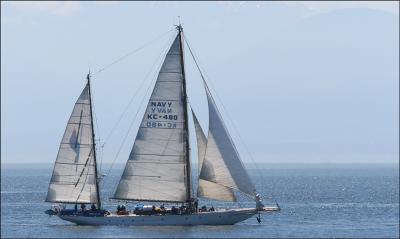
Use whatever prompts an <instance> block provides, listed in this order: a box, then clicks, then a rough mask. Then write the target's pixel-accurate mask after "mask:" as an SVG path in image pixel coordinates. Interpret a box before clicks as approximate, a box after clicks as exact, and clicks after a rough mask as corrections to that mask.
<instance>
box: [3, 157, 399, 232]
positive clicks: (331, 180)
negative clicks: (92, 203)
mask: <svg viewBox="0 0 400 239" xmlns="http://www.w3.org/2000/svg"><path fill="white" fill-rule="evenodd" d="M1 166H2V167H1V237H2V238H5V237H20V238H21V237H24V238H27V237H34V238H39V237H52V238H54V237H56V238H61V237H66V238H87V237H90V238H94V237H105V238H123V237H130V238H132V237H151V238H155V237H174V238H180V237H185V238H187V237H192V238H193V237H199V238H207V237H214V238H215V237H218V238H221V237H225V238H229V237H240V238H242V237H257V238H260V237H274V238H276V237H283V238H287V237H300V238H302V237H309V238H310V237H318V238H321V237H330V238H331V237H347V238H360V237H362V238H366V237H375V238H376V237H379V238H389V237H394V238H396V237H397V238H398V237H399V174H398V169H399V168H398V164H393V165H380V164H379V165H378V164H377V165H373V164H371V165H285V164H282V165H268V164H265V165H261V166H258V167H257V168H258V169H257V170H255V169H250V170H249V173H250V175H251V177H252V179H253V181H254V182H255V184H256V187H257V189H258V191H259V192H260V193H261V194H262V195H267V196H266V197H264V201H265V202H266V204H270V205H273V204H274V201H275V200H276V201H278V202H279V205H280V206H281V208H282V210H281V211H280V212H277V213H271V214H267V215H262V223H260V224H259V223H258V222H257V220H256V218H255V217H252V218H250V219H248V220H246V221H243V222H241V223H238V224H236V225H229V226H77V225H75V224H72V223H69V222H66V221H62V220H61V219H59V218H57V217H55V216H48V215H46V214H44V211H45V210H47V209H49V208H50V206H51V204H50V203H46V202H44V200H45V197H46V192H47V187H48V183H49V180H50V177H51V170H52V167H53V166H52V165H50V164H37V165H13V164H2V165H1ZM121 172H122V168H121V165H119V166H118V167H116V169H115V170H113V171H112V173H111V174H110V175H108V176H106V177H105V178H104V181H103V182H102V183H101V194H102V198H103V204H104V207H105V208H106V209H109V210H115V209H116V205H117V202H113V201H110V200H108V198H109V197H110V196H111V195H112V193H113V192H114V189H115V185H116V184H117V182H118V180H119V177H120V174H121ZM202 204H207V205H211V204H212V205H213V206H214V207H222V206H226V205H229V206H238V204H237V203H236V204H227V203H225V204H224V203H218V202H216V201H213V202H212V201H201V202H200V205H202ZM240 205H241V206H254V203H253V202H251V201H249V200H245V199H243V200H242V202H241V203H240ZM132 206H133V204H128V208H132Z"/></svg>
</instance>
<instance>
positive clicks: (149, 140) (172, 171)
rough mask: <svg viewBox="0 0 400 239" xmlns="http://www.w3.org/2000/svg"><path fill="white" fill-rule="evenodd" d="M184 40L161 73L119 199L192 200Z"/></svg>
mask: <svg viewBox="0 0 400 239" xmlns="http://www.w3.org/2000/svg"><path fill="white" fill-rule="evenodd" d="M180 37H181V36H180V34H178V35H177V37H176V38H175V40H174V42H173V43H172V46H171V48H170V50H169V51H168V53H167V55H166V57H165V60H164V63H163V65H162V67H161V69H160V72H159V75H158V78H157V81H156V84H155V86H154V89H153V92H152V94H151V97H150V100H149V102H148V105H147V109H146V111H145V114H144V116H143V119H142V122H141V124H140V127H139V130H138V133H137V135H136V139H135V143H134V145H133V148H132V151H131V153H130V156H129V159H128V161H127V163H126V166H125V170H124V172H123V174H122V177H121V180H120V182H119V184H118V187H117V190H116V192H115V194H114V197H113V198H115V199H122V200H148V201H176V202H183V201H186V200H187V199H189V198H188V193H187V192H188V188H189V190H190V185H188V179H187V177H190V175H188V173H187V169H188V167H189V165H188V154H187V148H188V145H187V134H188V132H187V119H186V117H187V116H186V108H185V107H186V100H185V82H184V72H183V65H182V64H183V61H182V60H183V56H182V49H181V39H180ZM189 197H190V196H189Z"/></svg>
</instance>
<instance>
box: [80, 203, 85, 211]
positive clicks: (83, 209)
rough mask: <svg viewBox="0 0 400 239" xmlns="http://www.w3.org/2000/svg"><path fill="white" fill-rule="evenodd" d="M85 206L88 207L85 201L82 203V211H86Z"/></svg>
mask: <svg viewBox="0 0 400 239" xmlns="http://www.w3.org/2000/svg"><path fill="white" fill-rule="evenodd" d="M85 208H86V205H85V204H84V203H81V209H82V212H84V211H85Z"/></svg>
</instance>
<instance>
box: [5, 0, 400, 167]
mask: <svg viewBox="0 0 400 239" xmlns="http://www.w3.org/2000/svg"><path fill="white" fill-rule="evenodd" d="M398 8H399V6H398V2H370V1H369V2H4V1H2V2H1V162H2V163H22V162H43V163H52V162H54V160H55V158H56V155H57V151H58V146H59V143H60V140H61V137H62V135H63V132H64V129H65V126H66V123H67V120H68V117H69V115H70V113H71V111H72V107H73V104H74V102H75V100H76V98H77V97H78V96H79V94H80V92H81V90H82V89H83V86H84V84H85V75H86V74H87V72H88V69H89V68H91V70H92V71H93V72H95V71H97V70H99V69H100V68H102V67H103V66H105V65H107V64H109V63H111V62H113V61H114V60H115V59H118V58H119V57H120V56H123V55H124V54H126V53H128V52H130V51H132V50H134V49H136V48H139V47H141V46H142V45H144V44H146V43H149V42H150V41H152V40H153V39H156V38H157V37H158V36H160V35H162V34H163V33H165V32H167V31H168V30H170V29H173V24H176V23H177V16H181V19H182V21H183V27H184V31H185V34H186V36H187V38H188V40H189V43H190V44H191V46H192V47H193V48H194V50H195V52H196V54H197V56H198V58H199V60H200V63H201V66H202V67H203V68H204V69H205V72H206V73H207V76H208V78H207V79H208V80H209V82H210V83H211V86H212V89H213V90H214V92H216V93H217V95H218V97H216V98H217V99H218V98H219V99H221V101H217V103H218V104H219V105H220V108H221V109H224V108H225V109H226V111H223V112H222V113H223V116H225V119H226V123H227V125H228V128H229V129H230V131H231V134H232V137H233V139H234V140H235V142H236V145H237V147H238V148H239V151H240V153H241V155H242V158H243V161H245V162H251V161H250V160H249V155H248V153H247V151H246V150H245V148H244V147H243V143H242V142H243V141H244V142H245V144H246V145H247V147H248V149H249V151H250V152H251V154H252V155H253V157H254V159H255V160H256V161H259V162H267V163H284V162H291V163H307V162H313V163H357V162H363V163H394V162H398V158H399V147H398V145H399V68H398V65H399V12H398ZM173 34H174V33H173V31H171V32H169V33H167V34H164V35H163V36H162V37H160V38H157V39H158V40H157V41H155V42H153V43H151V44H149V45H147V46H146V47H145V48H143V49H142V50H140V51H138V52H136V53H134V54H132V55H131V56H129V57H128V58H126V59H124V60H123V61H121V62H119V63H117V64H115V65H113V66H112V67H110V68H108V69H106V70H105V71H103V72H101V73H99V74H97V75H95V76H94V79H93V98H94V105H95V113H96V116H97V117H96V124H97V127H96V136H98V137H100V142H101V143H102V142H104V140H105V139H106V138H107V135H108V134H109V132H110V131H111V129H112V128H113V126H114V125H115V124H116V122H117V121H118V119H119V117H120V115H121V114H122V112H123V111H124V109H125V108H127V109H128V110H127V113H126V115H125V117H124V118H122V120H121V122H120V124H119V125H118V127H117V128H116V130H115V131H114V133H113V134H112V135H111V137H110V138H109V139H108V140H107V141H106V144H105V147H104V151H103V154H102V155H103V157H102V158H103V162H111V161H113V160H114V158H115V157H116V155H117V152H118V150H119V147H120V145H121V142H122V141H123V138H124V137H125V135H126V134H127V133H128V137H127V140H126V141H125V144H124V145H123V146H122V150H121V152H120V154H119V156H118V158H117V159H116V161H117V163H124V162H125V161H126V160H127V158H128V155H129V152H130V150H131V147H132V145H133V141H134V138H135V136H136V132H137V126H138V124H139V123H140V119H141V118H142V115H143V110H144V107H143V105H142V107H141V108H140V102H141V100H142V98H143V96H144V95H145V92H146V89H147V88H148V87H149V86H150V85H151V84H152V81H153V80H154V79H155V77H156V75H157V67H158V66H159V65H160V63H161V58H160V56H161V55H162V52H165V50H166V48H167V47H168V44H169V43H170V41H171V39H172V37H173ZM186 53H188V51H186ZM185 57H186V60H187V61H186V69H187V79H188V91H189V97H190V98H189V100H190V103H191V105H192V106H193V108H194V109H195V110H196V112H197V114H198V116H199V119H200V122H201V123H202V125H203V127H204V128H206V127H207V124H208V122H207V117H208V116H207V109H206V100H205V96H204V90H203V88H202V86H201V84H200V78H199V74H198V73H197V71H196V69H195V66H194V64H193V61H192V60H191V59H190V55H189V54H186V56H185ZM153 65H154V66H153ZM146 76H147V77H146ZM143 80H145V81H143ZM142 82H144V83H143V85H142V86H141V84H142ZM137 91H139V94H137V95H135V92H137ZM133 96H136V97H135V98H132V97H133ZM131 99H132V103H131V104H128V103H129V102H130V101H131ZM146 100H147V99H146ZM221 102H222V103H223V105H224V106H225V107H222V104H221ZM127 106H128V107H127ZM138 109H139V113H138V116H137V117H136V118H135V117H134V116H135V114H136V112H137V110H138ZM227 113H228V114H227ZM227 115H229V117H226V116H227ZM134 118H135V120H134ZM229 119H230V120H229ZM232 121H233V122H234V126H235V127H234V126H233V125H232ZM131 122H133V124H132V128H131V129H130V131H129V130H128V129H129V126H130V124H131ZM234 128H236V129H237V130H238V131H239V133H240V136H241V139H242V140H243V141H242V140H240V138H239V137H238V134H237V133H236V131H235V130H234ZM192 140H193V134H192ZM192 147H193V148H194V145H193V146H192ZM193 152H195V151H193ZM99 153H101V152H99Z"/></svg>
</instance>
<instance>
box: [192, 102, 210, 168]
mask: <svg viewBox="0 0 400 239" xmlns="http://www.w3.org/2000/svg"><path fill="white" fill-rule="evenodd" d="M192 116H193V121H194V128H195V131H196V139H197V154H198V170H199V175H200V172H201V166H202V165H203V159H204V155H205V153H206V147H207V138H206V135H205V134H204V131H203V129H202V128H201V126H200V123H199V121H198V119H197V117H196V114H195V113H194V111H193V109H192Z"/></svg>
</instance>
